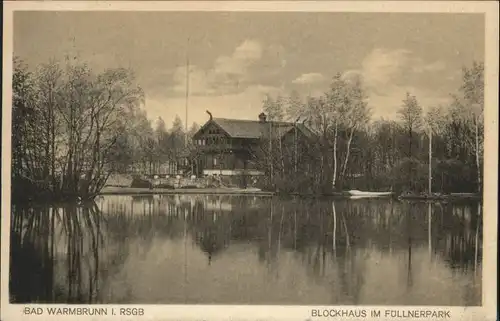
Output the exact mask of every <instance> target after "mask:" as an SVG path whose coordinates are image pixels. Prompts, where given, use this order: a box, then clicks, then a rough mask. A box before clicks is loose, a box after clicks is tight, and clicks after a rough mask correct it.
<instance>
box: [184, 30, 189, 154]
mask: <svg viewBox="0 0 500 321" xmlns="http://www.w3.org/2000/svg"><path fill="white" fill-rule="evenodd" d="M188 102H189V37H188V39H187V46H186V118H185V127H184V130H185V135H184V146H185V147H187V142H188V137H187V132H188Z"/></svg>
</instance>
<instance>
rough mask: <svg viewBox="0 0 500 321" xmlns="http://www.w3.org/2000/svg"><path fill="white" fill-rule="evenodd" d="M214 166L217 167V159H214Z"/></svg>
mask: <svg viewBox="0 0 500 321" xmlns="http://www.w3.org/2000/svg"><path fill="white" fill-rule="evenodd" d="M214 166H217V157H214Z"/></svg>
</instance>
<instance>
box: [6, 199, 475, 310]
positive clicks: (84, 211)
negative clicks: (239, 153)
mask: <svg viewBox="0 0 500 321" xmlns="http://www.w3.org/2000/svg"><path fill="white" fill-rule="evenodd" d="M12 213H13V214H12V228H11V277H10V294H11V301H12V302H47V303H50V302H69V303H76V302H80V303H156V304H168V303H190V304H195V303H206V304H210V303H219V304H391V305H480V304H481V279H482V277H481V257H482V246H481V244H482V228H481V227H482V221H481V219H482V215H481V205H480V204H471V203H464V204H431V203H429V204H425V203H406V202H404V203H401V202H396V201H392V200H356V201H352V200H342V201H340V200H336V201H332V200H329V199H323V200H317V199H316V200H313V199H299V198H294V199H279V198H260V197H252V196H246V197H241V196H238V197H236V196H210V195H161V196H160V195H154V196H152V195H150V196H106V197H101V198H100V199H98V200H97V201H96V202H95V203H92V204H85V205H83V206H75V205H73V206H71V205H53V206H50V207H47V206H45V207H43V206H40V207H29V208H26V207H15V208H13V211H12Z"/></svg>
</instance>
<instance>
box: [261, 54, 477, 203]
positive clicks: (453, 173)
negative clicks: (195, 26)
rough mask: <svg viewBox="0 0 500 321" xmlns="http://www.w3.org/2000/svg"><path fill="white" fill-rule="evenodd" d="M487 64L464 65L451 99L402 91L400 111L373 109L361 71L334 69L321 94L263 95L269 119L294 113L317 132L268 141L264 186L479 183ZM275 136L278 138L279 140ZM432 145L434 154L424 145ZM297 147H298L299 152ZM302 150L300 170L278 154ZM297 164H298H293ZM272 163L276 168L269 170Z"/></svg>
mask: <svg viewBox="0 0 500 321" xmlns="http://www.w3.org/2000/svg"><path fill="white" fill-rule="evenodd" d="M483 73H484V65H483V64H482V63H476V62H474V63H473V64H472V66H470V67H464V68H463V70H462V80H461V85H460V87H459V88H457V90H456V92H455V93H450V98H451V99H450V102H449V104H447V105H441V106H425V107H426V108H425V110H426V111H425V112H424V108H423V106H422V105H421V104H420V102H419V100H418V97H416V96H415V95H412V94H411V93H407V94H406V96H405V97H401V98H402V101H401V105H400V107H399V109H398V111H397V116H398V117H397V119H379V120H375V119H373V117H372V113H371V108H370V106H369V104H368V100H367V93H366V89H365V88H364V86H363V80H362V78H361V77H352V78H346V77H344V76H343V75H342V74H340V73H339V74H337V75H335V76H334V77H333V79H332V82H331V84H330V88H329V89H328V90H327V91H326V92H325V93H324V94H322V95H320V96H307V97H300V95H299V94H298V93H297V92H292V93H291V94H290V95H289V96H288V97H284V96H278V97H271V96H267V97H266V99H265V100H264V101H263V109H264V112H265V113H266V114H268V118H269V119H270V120H275V121H283V120H287V121H295V122H296V121H297V120H299V123H304V124H306V125H307V126H308V127H309V128H311V129H313V130H314V132H315V133H316V134H317V135H316V138H315V139H314V141H313V142H309V143H308V144H305V145H300V147H299V151H298V152H297V151H295V152H293V151H292V152H290V151H288V152H283V150H282V149H280V148H274V149H268V152H267V155H268V157H266V162H267V165H266V166H265V167H266V168H267V169H268V170H267V171H266V178H267V182H268V184H269V185H270V186H269V188H272V189H277V190H282V191H288V192H290V191H296V192H297V191H299V192H303V191H304V190H306V192H312V193H317V192H320V193H329V192H332V191H335V190H337V191H340V190H345V189H351V188H352V189H369V190H392V191H394V192H398V193H401V192H412V193H423V192H428V190H429V185H428V178H429V163H430V164H431V165H430V166H431V170H432V186H430V188H431V191H432V192H440V193H452V192H477V193H480V192H481V191H482V175H483V173H482V167H483V141H484V137H483V135H484V119H483V111H484V97H483V96H484V79H483ZM280 143H281V142H279V141H276V142H275V146H280ZM430 148H431V154H430V155H431V156H430V157H429V151H430ZM297 154H298V155H297ZM294 157H295V158H300V157H302V159H301V161H300V162H299V164H300V166H299V170H297V168H296V165H295V164H292V163H293V162H286V161H283V159H293V158H294ZM294 166H295V168H293V167H294ZM269 168H272V169H273V171H272V173H271V171H270V170H269Z"/></svg>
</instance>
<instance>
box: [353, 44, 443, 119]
mask: <svg viewBox="0 0 500 321" xmlns="http://www.w3.org/2000/svg"><path fill="white" fill-rule="evenodd" d="M445 69H446V65H445V64H444V63H443V62H441V61H434V62H430V63H428V62H425V61H424V60H423V59H421V58H420V57H416V56H415V55H414V54H413V53H412V52H411V51H409V50H406V49H395V50H390V49H386V48H376V49H374V50H373V51H371V52H370V53H369V54H368V55H367V56H366V57H365V58H364V59H363V61H362V62H361V66H360V68H359V69H354V70H349V71H347V72H345V73H344V74H343V77H344V79H353V78H354V77H361V78H362V79H363V82H364V85H365V88H366V90H367V94H368V96H369V104H370V106H371V107H372V109H373V115H374V116H375V117H385V118H394V117H396V115H397V110H398V109H399V108H400V106H401V104H402V100H403V99H404V97H405V95H406V93H407V92H409V93H411V94H412V95H415V96H416V97H417V100H418V101H419V103H420V104H421V106H422V107H423V109H424V110H425V109H426V108H427V107H430V106H434V105H438V104H442V103H445V102H446V101H447V100H448V99H449V95H448V93H446V92H442V91H440V89H439V88H433V87H432V86H429V84H428V83H429V78H430V77H432V73H435V72H443V71H444V70H445ZM445 78H446V77H445Z"/></svg>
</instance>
